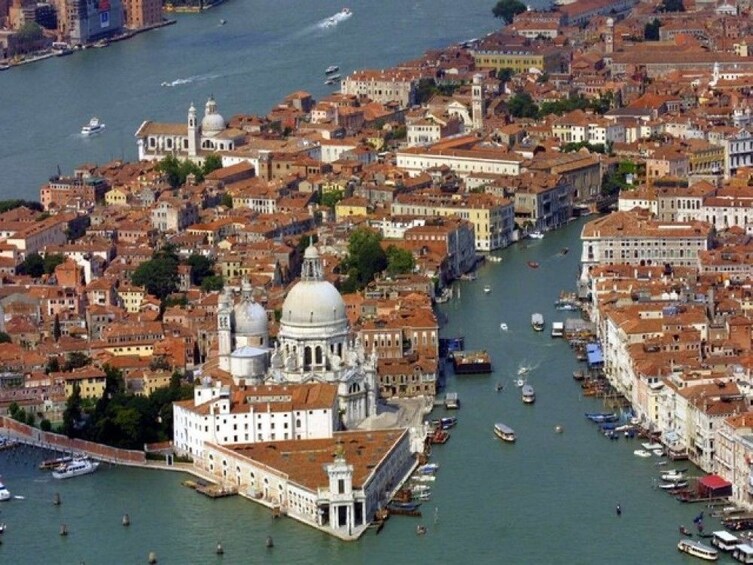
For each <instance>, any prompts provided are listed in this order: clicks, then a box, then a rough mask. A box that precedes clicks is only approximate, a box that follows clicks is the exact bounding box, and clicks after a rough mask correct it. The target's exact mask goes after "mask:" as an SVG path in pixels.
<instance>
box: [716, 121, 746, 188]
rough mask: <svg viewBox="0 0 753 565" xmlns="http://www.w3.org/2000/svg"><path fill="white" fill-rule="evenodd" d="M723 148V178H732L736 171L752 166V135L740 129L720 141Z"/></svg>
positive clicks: (744, 129)
mask: <svg viewBox="0 0 753 565" xmlns="http://www.w3.org/2000/svg"><path fill="white" fill-rule="evenodd" d="M721 145H722V147H724V177H725V178H729V177H731V176H734V174H735V173H736V172H737V169H739V168H741V167H750V166H751V165H753V133H752V132H751V131H750V130H748V129H746V128H741V129H740V130H738V131H737V133H735V134H732V135H730V136H728V137H726V138H724V139H722V140H721Z"/></svg>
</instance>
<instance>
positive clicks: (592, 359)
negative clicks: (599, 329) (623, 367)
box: [586, 343, 604, 367]
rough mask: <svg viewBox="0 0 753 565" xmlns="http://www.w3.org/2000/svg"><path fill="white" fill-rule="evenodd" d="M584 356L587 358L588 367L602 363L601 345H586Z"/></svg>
mask: <svg viewBox="0 0 753 565" xmlns="http://www.w3.org/2000/svg"><path fill="white" fill-rule="evenodd" d="M586 357H587V358H588V366H589V367H593V366H594V365H603V364H604V354H603V353H602V351H601V346H600V345H599V344H597V343H589V344H588V345H586Z"/></svg>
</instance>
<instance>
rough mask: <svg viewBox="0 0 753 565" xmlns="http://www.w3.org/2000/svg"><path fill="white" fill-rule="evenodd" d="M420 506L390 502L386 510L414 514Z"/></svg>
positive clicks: (414, 503) (418, 504) (411, 503)
mask: <svg viewBox="0 0 753 565" xmlns="http://www.w3.org/2000/svg"><path fill="white" fill-rule="evenodd" d="M420 506H421V503H420V502H390V503H389V504H388V505H387V508H388V509H390V510H402V511H405V512H415V511H416V510H418V508H419V507H420Z"/></svg>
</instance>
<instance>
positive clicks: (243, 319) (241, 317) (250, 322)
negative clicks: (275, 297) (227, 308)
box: [233, 300, 268, 335]
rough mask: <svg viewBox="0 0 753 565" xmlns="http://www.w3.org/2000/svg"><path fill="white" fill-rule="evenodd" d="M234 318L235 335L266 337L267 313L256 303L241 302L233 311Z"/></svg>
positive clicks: (249, 301)
mask: <svg viewBox="0 0 753 565" xmlns="http://www.w3.org/2000/svg"><path fill="white" fill-rule="evenodd" d="M233 314H234V316H235V333H236V334H238V335H262V334H263V335H266V334H267V326H268V323H267V311H266V310H265V309H264V307H263V306H262V305H261V304H259V303H258V302H254V301H252V300H243V301H241V302H239V303H238V304H237V305H236V306H235V309H234V311H233Z"/></svg>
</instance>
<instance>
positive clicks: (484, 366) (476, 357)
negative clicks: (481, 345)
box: [452, 351, 492, 375]
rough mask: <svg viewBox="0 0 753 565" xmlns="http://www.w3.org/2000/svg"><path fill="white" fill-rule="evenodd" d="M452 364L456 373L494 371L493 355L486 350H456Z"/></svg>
mask: <svg viewBox="0 0 753 565" xmlns="http://www.w3.org/2000/svg"><path fill="white" fill-rule="evenodd" d="M452 365H453V367H454V369H455V374H456V375H465V374H472V373H491V372H492V361H491V357H490V356H489V354H488V353H487V352H486V351H456V352H455V353H453V355H452Z"/></svg>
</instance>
